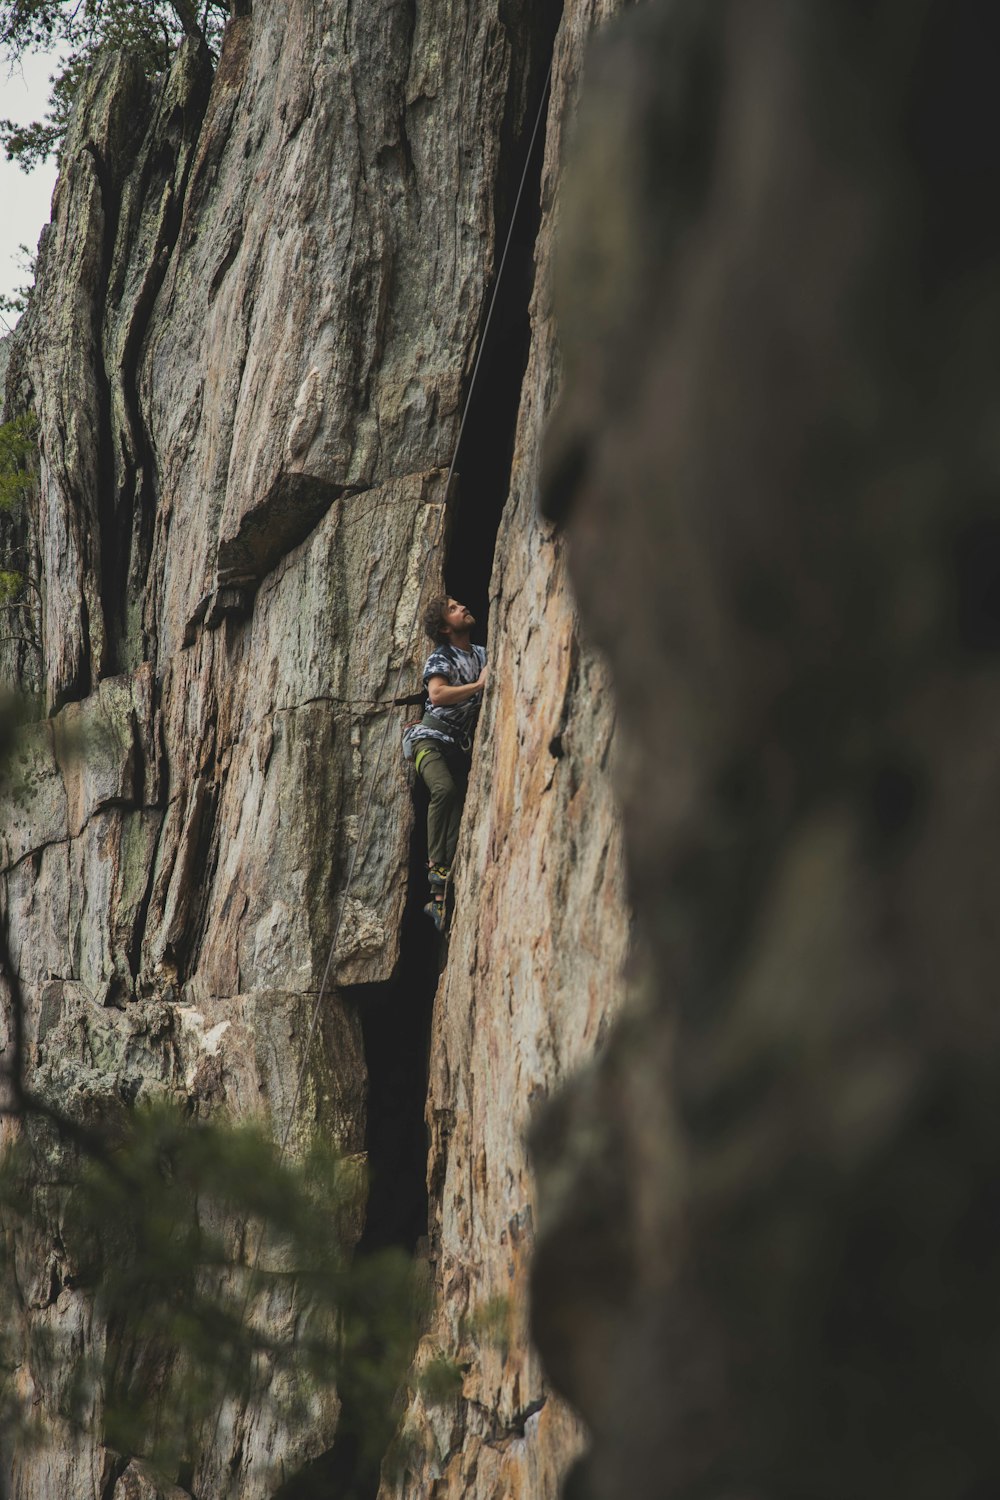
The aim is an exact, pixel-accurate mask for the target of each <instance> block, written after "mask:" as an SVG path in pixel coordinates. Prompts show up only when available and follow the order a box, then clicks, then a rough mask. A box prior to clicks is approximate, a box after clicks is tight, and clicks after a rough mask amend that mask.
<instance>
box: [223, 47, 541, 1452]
mask: <svg viewBox="0 0 1000 1500" xmlns="http://www.w3.org/2000/svg"><path fill="white" fill-rule="evenodd" d="M553 62H554V55H553V57H550V59H549V66H548V71H547V72H546V75H545V82H544V84H543V85H542V92H541V98H540V99H539V101H538V110H537V112H536V114H535V123H534V126H533V128H532V131H531V140H530V141H529V143H528V149H527V152H526V153H525V158H524V167H523V169H522V171H521V180H520V182H519V183H518V187H517V194H516V196H515V198H514V207H513V210H512V212H511V216H510V223H509V225H508V228H507V237H506V239H505V241H504V247H503V253H502V254H501V256H500V264H499V266H498V268H497V274H496V280H495V281H494V283H493V292H492V295H491V297H490V302H489V307H488V308H487V312H486V320H485V322H484V323H483V331H482V334H481V335H480V338H479V347H478V349H477V351H476V359H475V363H474V364H473V367H472V375H471V377H470V380H469V389H468V393H467V395H466V398H465V405H464V406H463V408H462V420H461V422H460V423H459V428H458V437H457V439H456V441H455V448H454V451H453V453H452V456H451V463H450V464H449V465H448V474H447V477H446V479H445V483H444V505H443V506H442V507H441V510H442V514H441V515H440V516H439V517H437V524H436V525H435V528H434V535H433V536H432V538H431V541H430V545H429V546H428V549H427V555H426V558H425V560H424V566H423V570H422V572H421V575H420V588H419V590H418V593H417V598H416V603H415V605H414V610H413V622H412V624H411V625H410V631H409V635H408V636H407V639H406V644H405V646H404V648H403V651H402V654H401V656H400V663H399V671H398V672H397V674H396V685H395V689H394V691H393V694H392V698H391V704H409V703H412V702H414V701H416V702H421V701H423V695H410V696H409V697H405V698H401V697H400V688H401V686H402V682H403V673H404V671H405V669H406V664H407V661H408V660H409V657H410V649H411V647H412V645H413V638H414V635H415V633H416V628H417V624H418V621H419V618H420V607H421V604H422V603H423V598H424V592H425V590H426V588H427V580H428V578H429V577H430V566H431V559H432V558H433V556H434V554H435V552H436V551H437V548H438V546H439V544H440V541H441V527H442V522H443V520H444V511H445V510H446V508H447V504H448V496H449V494H450V492H451V482H452V479H453V478H454V476H455V465H456V463H457V461H458V453H459V449H460V448H461V445H462V437H463V435H464V433H465V424H466V422H467V420H468V416H469V407H470V406H471V404H472V396H473V392H474V391H475V388H476V380H477V378H478V375H479V367H480V365H481V364H482V359H483V351H484V349H485V347H486V340H487V337H488V335H489V331H490V324H491V323H492V321H493V313H494V310H495V308H496V304H497V293H498V292H499V290H500V283H501V281H502V279H503V273H504V269H505V267H506V264H507V256H508V253H509V251H510V246H511V240H512V239H513V236H514V225H515V224H516V223H517V215H518V211H519V209H520V207H521V199H522V197H523V195H524V185H525V182H526V181H527V178H528V167H529V166H530V163H531V157H532V154H533V152H534V149H535V141H536V140H537V137H538V127H539V125H540V124H541V121H542V113H543V111H544V108H545V101H546V99H547V98H548V96H549V87H550V84H551V82H552V66H553ZM391 723H392V713H391V706H390V708H389V709H388V710H387V712H386V719H385V728H384V730H383V732H382V736H381V738H380V740H379V747H378V754H377V756H376V758H375V767H374V770H373V772H372V776H371V779H370V781H369V783H368V792H367V795H366V797H365V801H364V805H363V808H362V812H361V817H360V818H359V820H358V824H357V833H356V835H355V839H354V847H353V849H352V851H351V859H350V863H349V864H348V867H347V877H346V879H345V882H344V890H343V895H342V896H341V901H340V911H339V912H338V914H337V920H336V923H335V925H334V929H333V936H332V938H331V939H330V948H329V952H328V953H327V958H326V963H325V965H324V968H323V975H322V978H321V980H320V986H319V993H318V994H317V996H316V1004H315V1006H314V1007H313V1012H312V1019H311V1021H310V1024H309V1031H308V1033H307V1036H306V1042H305V1047H304V1048H303V1052H302V1061H301V1063H300V1065H299V1071H298V1076H297V1078H296V1080H295V1091H294V1093H293V1094H292V1101H291V1104H290V1105H289V1109H288V1118H287V1120H286V1123H285V1129H284V1133H283V1135H282V1137H281V1145H280V1147H279V1150H278V1162H279V1164H280V1163H281V1162H282V1161H283V1160H284V1157H285V1153H286V1151H287V1149H288V1141H289V1137H290V1135H291V1131H292V1122H293V1121H294V1119H295V1112H296V1110H297V1108H298V1103H299V1098H300V1096H301V1093H302V1085H303V1083H304V1081H305V1075H306V1069H307V1067H308V1063H309V1055H310V1053H311V1051H312V1045H313V1042H314V1041H315V1038H316V1029H317V1027H318V1025H319V1018H320V1014H321V1013H322V1009H323V1000H324V998H325V995H326V987H327V982H328V980H329V977H330V971H331V969H332V967H333V960H334V955H335V954H336V951H337V944H338V942H339V941H340V931H341V928H342V926H343V923H344V915H345V913H346V911H347V900H348V897H349V895H350V893H351V886H352V884H353V881H354V872H355V869H356V868H357V862H358V851H359V850H360V848H361V845H362V842H363V839H364V835H365V833H366V832H367V828H368V814H369V812H370V810H371V805H372V797H373V794H374V790H375V785H376V782H377V779H378V773H379V769H380V767H381V764H382V755H383V752H384V750H385V746H386V741H387V740H388V737H389V727H390V725H391ZM470 748H471V746H470ZM450 883H451V870H450V869H449V870H448V871H447V873H446V875H445V880H444V890H443V897H442V900H441V902H440V905H441V907H442V908H443V910H442V912H441V914H440V924H439V921H438V918H437V917H434V923H435V926H436V927H437V928H438V931H439V932H442V933H443V931H444V927H445V922H446V916H445V913H446V910H447V902H448V891H449V887H450ZM425 911H426V907H425ZM431 915H432V916H433V913H432V914H431ZM263 1243H264V1230H263V1228H262V1229H261V1232H260V1234H259V1235H258V1237H257V1247H256V1250H255V1251H254V1257H253V1265H252V1266H251V1268H250V1275H249V1277H248V1278H247V1288H246V1292H245V1295H244V1298H243V1306H242V1309H241V1312H240V1320H239V1322H240V1326H241V1327H242V1325H243V1324H244V1323H245V1322H246V1316H247V1311H248V1309H249V1306H250V1298H251V1295H252V1293H253V1289H254V1283H255V1281H256V1277H257V1272H258V1269H259V1267H260V1256H261V1250H262V1247H263ZM224 1400H225V1396H223V1401H224ZM221 1420H222V1402H220V1404H219V1407H218V1409H217V1411H216V1415H215V1425H214V1428H213V1431H212V1447H214V1446H215V1441H216V1438H217V1437H218V1432H219V1423H220V1421H221ZM251 1462H252V1459H251Z"/></svg>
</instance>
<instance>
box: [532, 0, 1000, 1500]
mask: <svg viewBox="0 0 1000 1500" xmlns="http://www.w3.org/2000/svg"><path fill="white" fill-rule="evenodd" d="M995 21H996V18H995V16H994V15H993V13H992V12H991V11H990V10H989V9H988V8H987V7H986V6H983V5H977V4H970V5H959V6H955V5H945V4H936V3H931V4H920V5H917V6H912V7H906V8H900V7H897V6H894V5H891V4H873V5H867V6H853V7H852V6H843V5H841V4H840V3H838V0H832V3H829V4H825V3H824V4H816V5H813V6H808V7H794V6H793V7H789V6H786V5H784V4H781V3H772V0H752V3H747V4H744V3H729V4H717V5H716V4H713V5H706V4H703V3H701V0H692V3H678V4H675V5H673V6H665V7H662V8H660V9H658V10H657V9H654V8H650V9H648V10H645V11H641V10H638V9H637V10H636V11H635V12H633V13H632V14H631V15H630V16H629V17H628V18H627V23H624V24H623V25H622V28H621V29H620V31H619V32H618V33H617V37H616V40H615V41H614V43H613V44H612V43H609V45H608V49H607V51H606V52H605V53H604V56H603V62H602V64H601V65H600V67H599V69H597V70H596V72H595V73H594V75H592V81H593V82H594V84H595V88H594V92H593V93H592V94H591V95H590V103H589V105H588V107H587V117H586V119H585V120H584V121H583V122H582V129H581V148H580V149H581V157H580V164H579V167H578V169H577V171H576V173H575V175H574V177H573V183H572V187H569V186H568V187H567V213H566V216H565V220H564V227H565V231H566V244H567V247H568V250H567V256H566V259H565V261H564V262H563V265H562V271H561V275H560V281H559V286H560V289H561V295H562V298H563V301H562V303H561V307H562V313H563V315H562V320H561V328H562V330H563V331H564V334H565V358H566V400H565V403H564V407H563V410H562V415H561V421H560V427H559V431H558V433H554V434H553V439H552V448H551V454H550V462H551V474H550V479H549V485H548V491H547V496H548V501H547V503H548V507H549V510H550V512H551V513H553V514H559V515H561V516H566V515H567V514H568V515H569V518H570V519H569V523H568V524H569V531H570V546H571V556H572V559H573V568H572V571H573V575H574V580H575V583H576V586H577V591H578V596H579V598H580V605H581V610H582V612H583V615H584V618H585V620H586V621H587V622H588V624H589V626H590V628H591V629H592V631H593V632H594V633H595V635H596V637H597V639H598V640H599V641H600V642H601V643H603V645H604V647H605V649H606V651H607V654H608V658H609V661H610V665H611V670H612V672H613V675H614V680H615V685H616V690H617V693H618V700H619V705H620V713H621V734H622V742H623V746H624V747H627V749H626V751H625V753H624V754H623V756H622V789H623V796H624V817H625V838H626V846H627V850H628V864H629V871H630V879H631V885H632V889H633V891H634V895H635V902H636V909H637V927H638V935H639V943H640V951H642V952H644V954H645V955H646V958H645V973H646V980H645V984H644V986H643V988H644V1003H643V1005H642V1006H641V1007H640V1008H639V1010H638V1012H637V1013H636V1014H635V1015H634V1016H632V1017H630V1019H629V1021H628V1023H627V1024H626V1025H624V1026H622V1027H620V1028H618V1029H617V1030H616V1032H615V1034H614V1036H613V1038H612V1039H611V1040H610V1041H609V1045H608V1047H607V1049H606V1051H605V1052H604V1054H603V1057H602V1060H601V1062H600V1063H599V1065H598V1067H597V1069H596V1070H595V1072H594V1073H593V1074H591V1075H590V1076H589V1078H588V1079H586V1080H581V1081H580V1082H578V1083H577V1084H576V1085H575V1086H574V1087H573V1089H572V1090H571V1091H570V1092H568V1093H567V1094H566V1095H564V1097H563V1098H562V1100H561V1101H560V1102H559V1104H558V1105H557V1106H556V1108H555V1109H554V1110H553V1111H552V1113H551V1114H550V1115H549V1117H548V1119H547V1122H546V1124H545V1126H544V1127H543V1128H542V1129H541V1130H540V1133H539V1135H538V1138H537V1139H538V1153H539V1159H540V1162H541V1168H542V1173H541V1183H540V1187H539V1198H540V1203H541V1230H542V1232H541V1236H540V1247H539V1253H538V1256H537V1259H536V1262H535V1269H534V1308H535V1328H536V1331H537V1333H538V1336H539V1341H540V1344H541V1348H542V1353H543V1356H544V1357H545V1359H546V1361H547V1364H548V1366H549V1368H550V1369H551V1371H552V1373H553V1376H554V1378H555V1379H556V1382H557V1384H558V1386H559V1388H560V1389H561V1390H562V1391H563V1392H565V1393H566V1394H568V1395H569V1396H570V1397H571V1398H572V1400H573V1401H574V1402H575V1403H576V1405H577V1406H578V1408H579V1409H580V1410H581V1411H582V1412H583V1414H584V1416H585V1418H586V1419H587V1421H588V1423H589V1424H590V1426H591V1428H592V1430H593V1433H594V1446H593V1453H592V1457H591V1459H590V1461H589V1462H588V1463H587V1465H586V1468H585V1469H581V1470H580V1471H579V1472H578V1474H577V1476H576V1484H575V1487H574V1491H573V1493H574V1494H577V1495H586V1496H591V1497H594V1500H618V1497H620V1496H623V1495H627V1496H629V1497H634V1500H654V1497H655V1500H664V1497H674V1496H677V1497H680V1496H685V1497H688V1496H691V1495H695V1494H697V1495H705V1496H715V1497H720V1500H721V1497H723V1496H726V1497H730V1496H741V1497H742V1496H747V1497H749V1496H755V1497H756V1496H769V1497H773V1496H789V1497H791V1496H801V1495H806V1494H808V1495H811V1496H817V1497H820V1496H822V1497H824V1500H826V1497H828V1500H834V1497H843V1496H844V1495H848V1494H850V1495H854V1496H864V1497H872V1500H874V1497H876V1496H884V1495H887V1494H895V1495H907V1496H911V1497H917V1496H919V1497H927V1500H931V1497H934V1496H939V1495H942V1494H950V1495H962V1496H967V1497H971V1496H973V1495H985V1494H989V1493H991V1492H992V1491H993V1490H995V1489H996V1487H997V1483H998V1466H997V1447H996V1441H995V1436H994V1433H993V1430H992V1422H991V1420H990V1418H989V1417H988V1416H987V1415H986V1413H985V1412H984V1411H983V1408H982V1405H981V1396H982V1392H983V1391H984V1390H987V1389H991V1388H992V1384H993V1379H994V1373H993V1372H994V1371H995V1368H996V1357H997V1356H996V1349H997V1333H996V1330H997V1312H998V1309H997V1290H996V1279H995V1274H994V1267H993V1264H992V1251H991V1249H988V1248H987V1247H988V1246H991V1245H992V1243H993V1240H994V1228H993V1226H995V1223H996V1201H997V1200H996V1169H997V1141H998V1137H997V1131H996V1126H995V1121H994V1118H993V1110H992V1104H991V1101H992V1100H993V1099H994V1098H995V1094H996V1053H995V1041H994V1039H995V1034H996V1026H997V1016H996V1003H995V996H996V972H997V962H998V957H1000V954H998V933H1000V929H998V926H997V923H996V921H995V920H994V916H993V913H992V903H993V893H994V892H995V890H996V886H997V878H998V873H1000V872H998V848H1000V845H998V841H997V837H996V828H997V822H996V810H997V803H998V795H1000V786H998V778H997V771H996V762H995V756H994V755H993V754H992V751H991V749H989V748H988V747H990V746H992V745H993V744H994V743H995V737H996V732H997V711H998V695H997V680H996V665H997V654H996V653H997V649H998V646H1000V629H998V617H1000V616H998V608H997V605H998V598H1000V594H998V578H1000V567H998V558H1000V549H998V544H997V538H998V535H1000V515H998V509H997V499H996V497H997V493H998V474H997V466H998V462H1000V460H998V450H997V445H996V442H995V437H994V436H993V417H992V413H993V411H994V409H995V406H996V401H997V388H998V381H1000V371H998V368H997V348H998V341H997V319H998V316H1000V295H998V267H1000V216H998V213H997V206H996V199H995V198H994V197H992V196H991V194H990V192H989V189H988V187H987V184H988V183H989V182H990V181H991V180H992V174H993V171H994V163H993V152H992V148H989V147H986V146H985V144H984V143H985V142H986V141H989V140H992V139H995V136H996V127H997V118H996V116H997V96H996V91H995V89H994V88H993V86H992V80H991V78H990V76H989V71H988V68H987V67H986V66H985V65H982V66H980V65H979V63H978V62H977V59H978V58H980V57H981V56H982V46H983V39H984V37H985V36H987V35H988V36H989V37H990V38H991V43H992V39H994V38H995V34H996V33H995ZM598 79H599V82H598V81H597V80H598ZM959 162H960V163H961V170H960V171H959V170H957V163H959ZM598 215H600V216H602V217H603V222H605V223H609V222H613V223H614V224H615V225H616V230H615V234H614V235H613V236H612V235H611V234H608V235H607V237H606V238H603V239H599V240H597V241H596V242H595V240H594V237H593V235H592V232H591V231H592V226H593V225H594V223H595V222H596V221H597V219H598ZM973 308H974V309H975V314H974V316H970V309H973ZM598 417H599V418H600V420H598ZM987 433H989V434H990V435H989V436H987ZM987 1226H990V1227H989V1228H987Z"/></svg>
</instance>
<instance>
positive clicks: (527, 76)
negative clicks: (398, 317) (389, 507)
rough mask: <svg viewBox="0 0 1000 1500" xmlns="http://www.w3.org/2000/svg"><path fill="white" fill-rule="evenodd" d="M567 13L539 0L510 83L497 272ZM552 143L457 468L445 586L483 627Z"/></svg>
mask: <svg viewBox="0 0 1000 1500" xmlns="http://www.w3.org/2000/svg"><path fill="white" fill-rule="evenodd" d="M509 8H510V7H503V6H502V7H501V18H502V19H503V20H504V21H505V24H507V25H508V26H509V27H512V26H513V24H514V22H511V21H508V20H507V18H506V15H505V10H506V9H509ZM561 16H562V0H546V3H544V4H541V5H538V6H537V8H536V10H535V11H534V12H533V14H532V17H531V23H530V26H531V34H530V36H529V37H528V38H527V41H526V43H524V44H522V48H523V50H522V56H523V55H525V54H526V55H527V59H528V61H527V66H526V68H525V70H524V74H523V76H522V77H520V78H515V79H514V80H512V83H511V88H510V93H509V97H508V104H507V109H506V112H505V117H504V122H503V128H502V136H501V139H502V148H501V149H502V153H503V160H504V163H505V168H504V170H503V171H502V172H501V173H500V175H499V180H498V187H497V194H496V202H495V210H494V212H495V223H496V226H497V231H496V233H497V240H496V255H497V265H496V270H497V271H499V267H500V256H501V255H502V253H503V246H504V243H505V240H506V237H507V233H508V229H509V227H510V223H511V215H512V214H513V212H514V204H515V202H516V199H517V190H518V185H519V183H520V181H521V174H522V172H524V170H525V157H526V153H527V151H528V146H529V143H530V141H531V132H532V129H533V127H534V123H535V117H536V113H537V111H538V108H539V103H540V99H541V92H542V88H543V85H544V81H545V76H546V72H547V69H548V66H549V59H550V58H551V56H552V49H553V46H554V44H555V37H556V31H557V29H558V26H559V21H560V19H561ZM520 24H521V25H523V22H521V23H520ZM544 148H545V130H544V128H540V129H539V131H538V135H537V137H536V139H535V143H534V148H533V149H532V151H531V158H530V160H529V161H528V162H527V172H526V174H525V183H524V192H523V195H522V198H521V202H520V206H519V207H518V210H517V215H516V218H515V219H514V224H513V231H512V233H511V239H510V248H509V250H508V252H507V261H506V264H505V266H504V270H503V275H502V277H501V278H500V282H499V287H498V288H497V293H496V305H495V307H494V309H493V316H492V319H491V321H490V326H489V330H488V332H487V334H486V339H485V343H484V344H483V346H482V360H481V363H480V365H479V372H478V375H477V377H476V385H475V389H474V391H473V396H472V401H471V403H470V406H469V412H468V416H467V418H466V423H465V431H464V432H463V434H462V441H461V444H460V446H459V450H458V458H457V462H456V466H455V467H456V470H457V472H458V474H459V475H460V478H461V485H460V494H459V498H458V500H457V502H456V503H455V505H454V514H453V517H452V520H451V528H450V536H449V541H448V557H447V562H446V565H445V568H446V579H447V587H448V589H449V592H451V593H454V594H455V595H456V597H457V598H459V599H461V600H462V602H463V603H465V604H468V606H469V608H470V609H471V610H472V612H473V614H474V615H475V617H476V619H477V620H479V621H480V622H482V624H483V627H484V628H485V623H486V619H487V612H488V608H489V585H490V574H491V572H492V569H493V552H494V549H495V546H496V536H497V531H498V530H499V526H500V518H501V516H502V514H503V508H504V504H505V502H506V499H507V494H508V491H509V489H510V474H511V464H512V461H513V457H514V438H515V430H516V425H517V412H518V406H519V404H520V399H521V386H522V382H523V380H524V372H525V368H526V366H527V362H528V349H529V345H530V340H531V326H530V321H529V306H530V302H531V293H532V288H533V286H534V277H535V241H536V239H537V237H538V229H539V225H540V222H541V212H542V205H541V172H542V161H543V157H544ZM495 285H496V283H495V280H494V282H493V283H491V285H490V288H489V291H488V294H487V298H486V301H485V302H484V305H483V317H484V320H485V317H486V311H487V309H488V308H489V306H490V300H491V299H492V297H493V292H494V287H495Z"/></svg>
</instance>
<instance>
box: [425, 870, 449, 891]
mask: <svg viewBox="0 0 1000 1500" xmlns="http://www.w3.org/2000/svg"><path fill="white" fill-rule="evenodd" d="M450 877H451V871H450V870H449V868H448V866H447V865H431V864H429V865H428V866H427V879H428V881H429V883H430V888H431V893H432V895H435V896H436V895H437V893H438V891H443V890H445V888H446V887H447V885H448V881H449V879H450Z"/></svg>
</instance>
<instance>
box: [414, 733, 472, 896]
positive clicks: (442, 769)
mask: <svg viewBox="0 0 1000 1500" xmlns="http://www.w3.org/2000/svg"><path fill="white" fill-rule="evenodd" d="M413 764H414V766H415V767H416V770H417V775H418V776H419V777H420V779H421V781H422V782H423V783H424V785H425V786H426V788H427V790H428V791H429V792H430V794H431V803H430V807H429V808H428V809H427V857H428V859H429V860H430V862H431V864H432V865H443V866H444V867H445V869H447V870H450V869H451V866H452V861H453V860H454V858H455V850H456V849H457V848H458V829H459V825H460V824H461V821H462V808H463V807H464V806H465V792H466V787H467V786H468V780H469V773H468V770H467V769H466V768H465V766H464V763H462V762H460V761H459V760H458V759H457V758H452V759H451V764H449V762H448V761H447V760H445V757H444V755H443V754H442V753H441V751H440V750H439V749H438V748H437V746H436V745H433V744H427V743H426V742H424V743H423V744H421V745H420V747H419V749H418V750H417V753H416V755H415V756H414V758H413Z"/></svg>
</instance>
